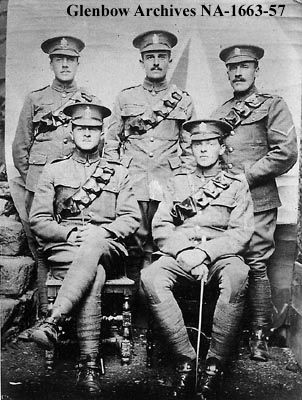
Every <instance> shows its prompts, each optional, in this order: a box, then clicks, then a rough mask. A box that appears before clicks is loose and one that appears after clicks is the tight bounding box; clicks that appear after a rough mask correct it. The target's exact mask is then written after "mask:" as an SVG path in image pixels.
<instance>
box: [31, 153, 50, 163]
mask: <svg viewBox="0 0 302 400" xmlns="http://www.w3.org/2000/svg"><path fill="white" fill-rule="evenodd" d="M46 161H47V156H46V155H45V154H39V153H34V154H30V156H29V160H28V163H29V164H33V165H45V164H46Z"/></svg>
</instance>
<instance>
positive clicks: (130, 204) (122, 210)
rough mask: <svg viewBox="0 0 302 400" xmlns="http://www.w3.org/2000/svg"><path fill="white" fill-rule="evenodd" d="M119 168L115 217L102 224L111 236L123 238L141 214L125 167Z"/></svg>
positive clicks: (131, 230)
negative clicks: (108, 222)
mask: <svg viewBox="0 0 302 400" xmlns="http://www.w3.org/2000/svg"><path fill="white" fill-rule="evenodd" d="M119 168H120V170H121V174H119V176H120V180H119V193H118V196H117V201H116V218H115V219H114V221H112V222H111V223H110V224H107V225H104V229H106V230H107V231H109V232H110V233H111V234H112V236H113V237H115V238H120V239H124V238H125V237H126V236H128V235H130V234H132V233H134V232H135V231H136V230H137V229H138V227H139V224H140V219H141V214H140V210H139V206H138V202H137V200H136V198H135V196H134V193H133V190H132V187H131V183H130V180H129V176H128V172H127V170H126V168H124V167H122V166H119Z"/></svg>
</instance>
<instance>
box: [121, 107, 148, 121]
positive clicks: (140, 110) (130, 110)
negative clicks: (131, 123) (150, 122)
mask: <svg viewBox="0 0 302 400" xmlns="http://www.w3.org/2000/svg"><path fill="white" fill-rule="evenodd" d="M145 110H146V106H145V105H144V104H125V105H124V106H123V108H122V111H121V116H122V117H123V118H129V117H137V116H138V115H142V114H144V112H145Z"/></svg>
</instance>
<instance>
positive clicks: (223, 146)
mask: <svg viewBox="0 0 302 400" xmlns="http://www.w3.org/2000/svg"><path fill="white" fill-rule="evenodd" d="M225 149H226V147H225V144H224V143H222V144H221V145H220V150H219V155H220V156H222V155H223V154H224V152H225Z"/></svg>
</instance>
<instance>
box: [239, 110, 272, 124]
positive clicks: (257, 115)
mask: <svg viewBox="0 0 302 400" xmlns="http://www.w3.org/2000/svg"><path fill="white" fill-rule="evenodd" d="M267 115H268V109H259V110H255V111H253V112H252V113H251V115H249V116H248V117H247V118H246V119H245V120H243V121H242V123H241V125H247V124H253V123H254V122H257V121H261V120H262V119H263V118H265V117H266V116H267Z"/></svg>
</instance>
